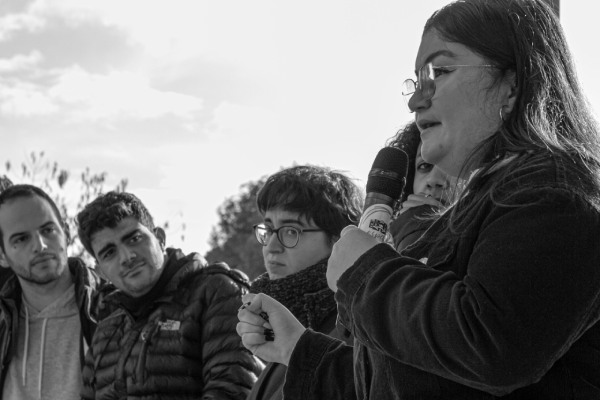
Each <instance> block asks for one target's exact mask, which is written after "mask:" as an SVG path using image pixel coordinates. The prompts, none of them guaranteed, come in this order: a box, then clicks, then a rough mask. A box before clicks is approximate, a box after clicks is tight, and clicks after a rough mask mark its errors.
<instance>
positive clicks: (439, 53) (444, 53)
mask: <svg viewBox="0 0 600 400" xmlns="http://www.w3.org/2000/svg"><path fill="white" fill-rule="evenodd" d="M439 56H446V57H456V54H455V53H453V52H451V51H450V50H447V49H442V50H438V51H434V52H433V53H431V54H430V55H428V56H427V58H426V59H425V62H423V65H425V64H427V63H430V62H431V61H433V59H435V58H436V57H439ZM419 69H420V68H419ZM418 74H419V70H418V69H417V70H415V75H418Z"/></svg>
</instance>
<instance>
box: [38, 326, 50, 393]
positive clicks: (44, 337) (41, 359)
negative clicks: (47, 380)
mask: <svg viewBox="0 0 600 400" xmlns="http://www.w3.org/2000/svg"><path fill="white" fill-rule="evenodd" d="M47 323H48V318H44V323H43V324H42V344H41V347H40V379H39V381H38V392H39V394H40V399H41V398H42V376H43V373H44V345H45V343H46V324H47Z"/></svg>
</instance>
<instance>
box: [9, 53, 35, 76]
mask: <svg viewBox="0 0 600 400" xmlns="http://www.w3.org/2000/svg"><path fill="white" fill-rule="evenodd" d="M42 60H43V56H42V53H40V52H39V51H37V50H33V51H31V52H30V53H29V54H17V55H15V56H13V57H10V58H5V59H2V58H0V73H4V74H6V73H10V72H19V71H30V70H32V69H33V68H34V67H37V66H38V65H39V64H40V62H41V61H42Z"/></svg>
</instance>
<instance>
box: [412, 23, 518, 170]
mask: <svg viewBox="0 0 600 400" xmlns="http://www.w3.org/2000/svg"><path fill="white" fill-rule="evenodd" d="M429 62H431V63H432V64H433V66H434V71H435V80H434V81H435V93H434V95H433V97H432V98H431V99H425V98H424V97H423V95H422V93H421V92H420V90H417V91H416V92H415V93H414V94H413V95H412V97H411V98H410V100H409V107H410V108H411V110H412V111H414V112H415V118H416V122H417V125H418V127H419V130H420V132H421V140H422V150H421V151H422V155H423V159H425V160H427V162H429V163H431V164H434V165H437V166H438V167H439V168H441V169H442V170H443V171H445V172H447V173H448V174H450V175H452V176H458V175H459V173H460V172H461V168H462V167H463V165H464V163H465V161H466V160H467V157H468V156H469V155H470V153H471V152H472V151H473V149H474V148H475V147H476V146H477V145H478V144H480V143H481V142H482V141H483V140H485V139H486V138H489V137H490V136H492V135H493V134H494V133H495V132H496V131H497V130H498V128H499V127H500V124H501V122H502V121H501V118H500V109H501V107H505V110H506V111H510V106H511V102H510V101H509V98H510V97H511V93H512V92H511V86H512V84H511V82H510V81H509V80H508V79H503V80H502V82H500V84H498V85H495V86H494V85H493V83H494V82H493V74H494V73H495V72H497V71H495V69H494V68H483V67H481V68H478V67H460V66H465V65H468V66H482V65H486V64H488V62H487V61H486V60H485V59H484V58H483V57H481V56H480V55H478V54H477V53H474V52H473V51H471V50H470V49H469V48H467V47H466V46H464V45H462V44H460V43H455V42H447V41H445V40H443V39H442V38H441V37H440V36H439V35H438V33H437V32H436V30H435V29H432V30H429V31H427V32H426V33H425V34H424V35H423V38H422V40H421V45H420V47H419V51H418V54H417V59H416V63H415V68H416V70H419V69H420V68H421V67H423V66H424V65H425V64H427V63H429ZM436 66H445V67H444V68H437V69H436V68H435V67H436ZM453 66H454V67H453ZM465 172H468V171H465Z"/></svg>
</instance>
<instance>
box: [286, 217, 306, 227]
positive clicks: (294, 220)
mask: <svg viewBox="0 0 600 400" xmlns="http://www.w3.org/2000/svg"><path fill="white" fill-rule="evenodd" d="M281 224H282V225H285V224H298V225H302V226H304V224H303V223H302V221H300V219H299V218H286V219H282V220H281Z"/></svg>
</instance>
